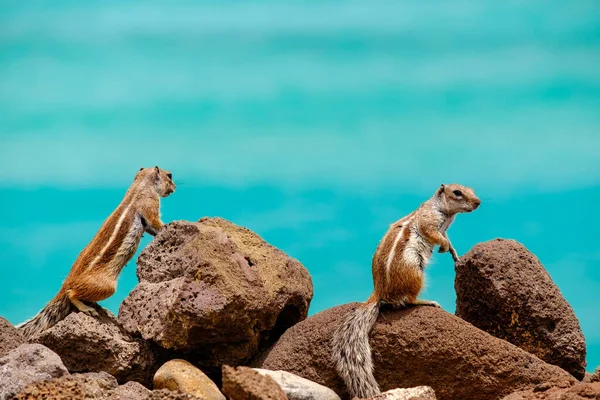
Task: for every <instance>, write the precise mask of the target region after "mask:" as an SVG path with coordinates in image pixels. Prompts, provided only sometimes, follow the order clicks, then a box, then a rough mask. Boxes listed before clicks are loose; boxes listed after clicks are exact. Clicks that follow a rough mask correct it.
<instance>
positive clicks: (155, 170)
mask: <svg viewBox="0 0 600 400" xmlns="http://www.w3.org/2000/svg"><path fill="white" fill-rule="evenodd" d="M154 172H156V173H157V174H158V173H159V172H160V169H159V168H158V166H157V165H155V166H154Z"/></svg>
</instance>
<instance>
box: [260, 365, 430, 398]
mask: <svg viewBox="0 0 600 400" xmlns="http://www.w3.org/2000/svg"><path fill="white" fill-rule="evenodd" d="M254 370H255V371H257V372H259V373H260V374H261V375H266V376H270V377H271V378H273V380H274V381H275V382H277V384H278V385H279V386H280V387H281V389H283V391H284V392H285V394H286V395H287V397H288V399H289V400H340V396H338V395H337V394H336V393H335V392H334V391H333V390H331V389H329V388H328V387H325V386H323V385H319V384H318V383H316V382H313V381H309V380H308V379H305V378H302V377H299V376H298V375H294V374H292V373H290V372H286V371H271V370H268V369H260V368H255V369H254ZM432 391H433V389H432Z"/></svg>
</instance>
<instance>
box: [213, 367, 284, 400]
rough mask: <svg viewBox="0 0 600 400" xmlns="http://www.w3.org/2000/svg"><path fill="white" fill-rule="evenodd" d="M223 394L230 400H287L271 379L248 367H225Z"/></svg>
mask: <svg viewBox="0 0 600 400" xmlns="http://www.w3.org/2000/svg"><path fill="white" fill-rule="evenodd" d="M223 393H225V394H226V395H227V397H228V398H229V399H230V400H287V396H286V395H285V393H284V392H283V390H282V389H281V388H280V387H279V385H278V384H277V383H276V382H275V381H274V380H273V379H272V378H271V377H269V376H266V375H261V374H259V373H258V372H256V371H255V370H253V369H252V368H248V367H237V368H233V367H230V366H227V365H224V366H223Z"/></svg>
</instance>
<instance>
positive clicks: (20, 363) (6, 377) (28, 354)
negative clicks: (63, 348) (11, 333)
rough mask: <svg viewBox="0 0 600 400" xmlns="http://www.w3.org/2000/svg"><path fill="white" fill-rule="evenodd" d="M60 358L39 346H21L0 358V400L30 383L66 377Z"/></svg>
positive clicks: (67, 372) (9, 396)
mask: <svg viewBox="0 0 600 400" xmlns="http://www.w3.org/2000/svg"><path fill="white" fill-rule="evenodd" d="M68 374H69V371H67V368H66V367H65V366H64V364H63V363H62V361H61V360H60V357H59V356H58V355H57V354H56V353H54V352H53V351H52V350H50V349H49V348H47V347H45V346H42V345H41V344H23V345H21V346H19V347H17V348H16V349H14V350H12V351H10V352H9V353H8V354H7V355H6V356H4V357H2V358H0V400H5V399H9V398H12V397H13V396H14V395H16V394H17V393H19V392H20V391H21V390H23V389H24V388H25V387H26V386H29V385H31V384H32V383H35V382H39V381H44V380H49V379H53V378H59V377H61V376H64V375H68Z"/></svg>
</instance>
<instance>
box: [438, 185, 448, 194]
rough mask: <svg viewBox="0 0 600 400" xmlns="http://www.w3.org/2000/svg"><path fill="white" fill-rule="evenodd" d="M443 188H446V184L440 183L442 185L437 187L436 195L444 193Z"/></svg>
mask: <svg viewBox="0 0 600 400" xmlns="http://www.w3.org/2000/svg"><path fill="white" fill-rule="evenodd" d="M444 189H446V185H444V184H443V183H442V185H441V186H440V188H439V189H438V191H437V194H438V196H441V195H442V193H444Z"/></svg>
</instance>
